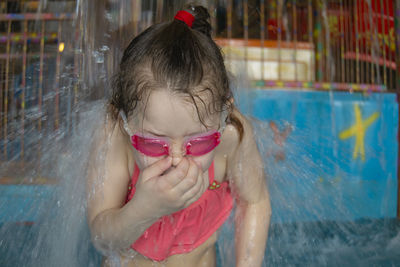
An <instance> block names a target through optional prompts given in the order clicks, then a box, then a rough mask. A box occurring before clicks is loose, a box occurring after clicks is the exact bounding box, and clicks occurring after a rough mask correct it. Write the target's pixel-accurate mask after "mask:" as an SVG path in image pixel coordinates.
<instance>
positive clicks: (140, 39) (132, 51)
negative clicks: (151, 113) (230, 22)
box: [110, 5, 243, 135]
mask: <svg viewBox="0 0 400 267" xmlns="http://www.w3.org/2000/svg"><path fill="white" fill-rule="evenodd" d="M183 10H185V11H187V12H189V13H191V14H192V15H193V16H194V18H195V19H194V21H193V25H192V27H191V28H189V26H188V25H186V24H185V22H183V21H180V20H176V19H175V20H173V21H172V22H165V23H160V24H155V25H153V26H151V27H150V28H148V29H147V30H145V31H144V32H142V33H141V34H139V35H138V36H136V37H135V38H134V39H133V40H132V41H131V43H130V44H129V45H128V47H127V48H126V49H125V51H124V54H123V56H122V59H121V62H120V66H119V71H118V72H117V73H116V74H115V76H114V79H113V84H112V87H113V94H112V98H111V101H110V112H111V114H112V116H113V118H114V119H115V120H117V119H118V114H119V112H120V111H123V112H124V113H125V114H126V115H127V117H129V116H131V115H133V114H134V110H135V109H136V108H137V106H138V103H140V102H144V103H145V102H146V101H147V97H148V96H149V94H150V92H152V90H160V89H161V90H170V91H171V92H172V93H175V94H178V95H182V96H187V97H188V99H189V100H190V101H192V102H193V104H194V105H195V107H196V110H197V114H198V116H199V120H200V121H201V123H202V124H204V125H205V123H204V115H205V114H212V113H215V112H222V111H224V110H228V113H230V115H229V116H228V120H230V122H231V123H232V124H234V125H235V126H236V127H237V128H238V130H239V132H240V134H241V135H242V132H243V126H242V125H241V123H240V121H239V120H238V119H237V118H235V117H233V116H232V113H231V112H229V111H230V110H231V109H232V104H231V101H230V99H231V98H232V92H231V90H230V87H229V79H228V75H227V72H226V69H225V65H224V59H223V56H222V54H221V51H220V48H219V47H218V46H217V44H216V43H215V42H214V41H213V39H212V38H211V25H210V22H209V19H210V15H209V13H208V11H207V9H206V8H204V7H202V6H193V5H187V6H186V7H185V8H184V9H183ZM144 108H145V107H144ZM205 126H207V125H205Z"/></svg>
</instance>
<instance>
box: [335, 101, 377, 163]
mask: <svg viewBox="0 0 400 267" xmlns="http://www.w3.org/2000/svg"><path fill="white" fill-rule="evenodd" d="M354 113H355V115H356V123H355V124H354V125H353V126H351V127H350V128H348V129H346V130H343V131H342V132H341V133H340V134H339V138H340V139H347V138H350V137H352V136H355V137H356V145H355V146H354V151H353V159H356V158H357V156H358V154H360V155H361V160H362V161H365V148H364V137H365V132H366V131H367V128H368V127H369V126H370V125H371V124H372V123H373V122H374V121H375V120H376V119H377V118H378V117H379V112H374V113H373V114H372V115H371V116H369V117H368V118H367V119H365V120H363V119H362V115H361V110H360V107H359V106H358V104H354Z"/></svg>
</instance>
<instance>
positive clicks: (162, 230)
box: [126, 162, 233, 261]
mask: <svg viewBox="0 0 400 267" xmlns="http://www.w3.org/2000/svg"><path fill="white" fill-rule="evenodd" d="M139 171H140V170H139V168H138V167H137V166H135V171H134V173H133V176H132V182H131V185H130V186H129V191H128V195H127V199H126V202H128V201H130V200H131V199H132V197H133V195H134V194H135V185H136V182H137V180H138V177H139ZM208 178H209V181H210V186H209V187H208V189H207V190H206V192H204V194H203V195H202V196H201V197H200V198H199V199H198V200H197V201H196V202H194V203H192V204H191V205H190V206H189V207H187V208H185V209H182V210H180V211H177V212H175V213H173V214H171V215H167V216H163V217H161V218H160V219H159V220H158V221H156V222H155V223H154V224H153V225H151V226H150V227H149V228H148V229H147V230H146V231H145V232H144V233H143V235H142V236H141V237H140V238H139V239H137V240H136V242H135V243H133V244H132V245H131V247H132V248H133V249H134V250H136V251H137V252H139V253H140V254H142V255H144V256H146V257H148V258H150V259H152V260H156V261H162V260H164V259H166V258H167V257H169V256H171V255H174V254H182V253H187V252H190V251H192V250H194V249H195V248H196V247H198V246H200V245H201V244H202V243H203V242H205V241H206V240H207V239H208V238H210V236H211V235H212V234H213V233H214V232H215V231H216V230H217V229H218V228H219V227H220V226H221V225H222V224H223V223H224V222H225V220H226V219H227V218H228V217H229V214H230V212H231V210H232V207H233V198H232V195H231V192H230V189H229V185H228V182H223V183H221V184H218V183H217V182H216V181H214V162H213V163H212V164H211V166H210V168H209V169H208Z"/></svg>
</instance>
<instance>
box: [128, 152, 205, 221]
mask: <svg viewBox="0 0 400 267" xmlns="http://www.w3.org/2000/svg"><path fill="white" fill-rule="evenodd" d="M201 170H202V169H201V167H199V166H198V165H197V164H196V163H195V162H194V161H193V160H192V159H190V158H183V159H182V161H181V162H180V163H179V164H178V165H177V166H176V167H173V166H172V165H171V157H167V158H165V159H161V160H159V161H157V162H155V163H153V164H152V165H150V166H149V167H147V168H146V169H144V170H143V171H142V172H141V173H140V176H139V179H138V182H137V183H136V192H135V195H134V197H133V199H132V201H138V202H140V203H142V205H143V208H145V209H147V211H149V212H151V214H152V215H154V216H157V217H161V216H163V215H167V214H171V213H174V212H176V211H178V210H181V209H183V208H186V207H188V206H189V205H190V204H192V203H193V202H195V201H196V200H197V199H199V198H200V196H201V195H202V194H203V193H204V192H205V191H206V190H207V187H208V186H209V181H208V177H203V176H206V175H203V173H202V171H201Z"/></svg>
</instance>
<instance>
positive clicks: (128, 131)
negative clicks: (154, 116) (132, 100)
mask: <svg viewBox="0 0 400 267" xmlns="http://www.w3.org/2000/svg"><path fill="white" fill-rule="evenodd" d="M119 115H120V116H121V119H122V121H123V122H124V129H125V131H126V132H127V133H128V134H129V135H130V136H132V133H131V131H130V129H129V126H128V119H127V118H126V115H125V112H123V111H122V110H120V111H119Z"/></svg>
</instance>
